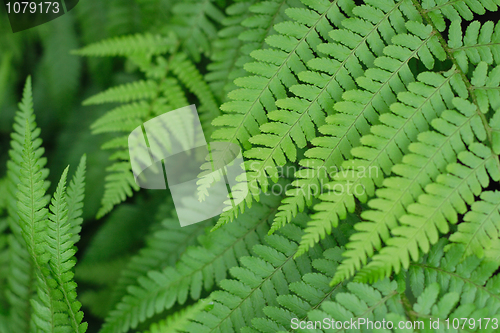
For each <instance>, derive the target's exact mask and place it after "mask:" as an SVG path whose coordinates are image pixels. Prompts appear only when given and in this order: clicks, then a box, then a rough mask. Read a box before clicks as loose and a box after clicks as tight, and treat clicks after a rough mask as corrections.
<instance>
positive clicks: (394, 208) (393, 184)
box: [334, 24, 498, 281]
mask: <svg viewBox="0 0 500 333" xmlns="http://www.w3.org/2000/svg"><path fill="white" fill-rule="evenodd" d="M456 31H458V34H459V33H460V26H459V25H456V24H454V25H452V26H451V27H450V34H457V32H456ZM476 37H477V36H476ZM472 38H473V37H472ZM441 43H444V42H443V41H441ZM450 43H451V42H450ZM446 51H447V52H448V55H449V56H452V55H451V54H452V51H451V50H450V49H447V50H446ZM452 60H453V63H454V64H455V66H456V67H455V68H456V73H457V74H460V76H461V77H462V79H460V80H459V81H456V82H460V81H461V82H462V83H461V85H465V86H466V87H467V88H468V90H473V89H474V86H477V87H484V86H488V88H489V89H491V90H492V91H496V90H497V89H496V88H495V86H496V87H498V82H497V81H498V80H497V79H496V78H495V79H493V77H496V72H497V69H496V68H495V69H493V70H492V71H491V73H490V75H487V74H488V66H487V63H486V62H482V61H480V59H479V60H478V61H480V62H479V63H478V64H477V67H476V69H475V71H474V72H473V73H472V77H471V78H469V77H468V75H466V74H464V73H463V72H462V71H461V69H460V68H459V67H458V62H457V61H456V59H455V58H452ZM476 60H477V59H476ZM492 86H493V87H492ZM457 87H459V85H457V84H456V83H455V84H454V89H455V90H457ZM462 89H463V88H462ZM489 89H488V90H489ZM458 91H459V90H458ZM458 91H457V92H458ZM462 95H464V94H462ZM478 96H479V98H478ZM480 96H481V94H479V95H477V94H476V91H475V90H474V91H473V94H472V96H471V97H472V99H473V101H474V102H475V104H470V103H468V102H466V101H464V100H460V99H454V100H453V102H454V103H453V104H454V105H455V106H456V108H457V109H458V110H459V111H460V112H461V113H462V114H463V115H465V116H466V118H468V119H467V120H466V123H467V125H466V126H465V127H464V128H462V126H463V125H465V123H462V121H459V120H458V118H457V117H456V113H455V114H454V113H453V112H450V111H445V112H444V113H443V115H442V118H440V119H435V120H434V121H433V126H434V127H435V128H436V129H438V130H439V131H440V132H441V133H442V134H444V135H445V136H448V139H446V140H445V141H442V140H441V141H442V142H441V143H444V142H449V143H447V145H449V144H451V146H448V148H446V149H445V150H444V151H441V150H440V151H439V153H438V154H437V155H433V156H434V157H431V158H430V160H435V161H434V162H433V163H430V164H427V163H425V161H422V160H421V158H422V157H423V158H424V159H429V156H430V155H428V153H430V152H431V150H429V151H427V152H424V150H425V149H426V148H425V147H427V148H429V143H431V141H432V140H437V138H433V139H431V137H428V138H427V139H425V141H426V143H425V144H424V145H423V146H422V147H420V148H417V147H416V146H413V148H414V149H412V145H410V150H412V151H413V152H416V149H418V150H419V153H418V154H417V156H415V155H414V154H410V155H408V156H405V159H406V160H405V159H403V162H404V163H405V164H410V165H412V167H411V168H408V167H404V166H398V165H396V166H394V167H393V169H392V170H393V171H394V172H395V173H397V174H400V175H403V177H404V178H407V179H408V180H410V181H409V182H405V183H404V185H403V187H402V186H401V183H398V182H399V181H400V178H396V179H394V178H393V179H387V180H386V181H385V182H384V185H385V186H386V187H387V188H390V189H382V190H379V191H377V196H379V198H378V199H374V200H372V201H371V202H370V206H371V207H376V208H377V209H378V211H377V212H370V211H368V212H364V213H363V217H364V218H367V219H368V220H369V221H370V222H375V224H372V223H370V222H367V223H363V224H361V225H359V226H357V227H356V228H357V229H358V230H360V231H361V232H360V233H359V234H356V235H355V236H353V237H354V238H353V240H354V242H353V243H352V244H350V246H351V247H352V250H351V251H346V255H347V256H348V257H349V259H347V260H346V263H345V265H342V267H341V269H339V272H342V273H341V274H339V275H338V276H337V277H336V279H334V280H335V281H339V280H342V279H343V278H346V277H349V276H351V275H352V274H354V270H355V269H359V268H360V265H361V264H365V263H366V256H371V255H373V249H374V248H375V249H376V250H379V249H380V247H381V240H382V241H384V242H385V241H386V240H387V242H391V244H390V245H389V248H391V249H392V254H394V253H395V252H394V249H395V248H398V249H399V250H401V252H399V253H398V255H399V257H398V258H392V263H388V265H387V266H384V264H382V263H381V262H380V260H381V258H382V257H385V258H387V254H388V252H389V251H391V250H384V249H383V250H382V251H384V254H383V255H380V256H376V257H377V260H376V261H377V262H371V263H370V264H369V268H367V269H368V270H369V271H371V272H372V273H374V276H373V278H374V279H377V278H381V277H384V276H387V274H390V271H391V270H392V269H394V271H396V272H397V271H399V269H400V267H399V265H403V267H408V264H409V257H408V253H409V252H410V254H411V257H412V259H413V260H417V259H418V256H419V253H418V248H419V247H420V248H421V249H422V250H423V252H424V253H425V252H427V251H428V249H429V242H430V244H433V243H435V242H436V241H437V230H436V227H437V228H438V229H439V230H440V231H441V232H445V233H446V232H447V230H448V225H447V220H448V221H449V222H451V223H456V214H457V212H459V213H461V214H463V213H465V205H464V204H463V202H464V201H463V200H465V203H467V204H472V202H473V201H474V200H473V199H471V197H470V196H469V197H466V198H464V199H463V200H462V199H457V198H456V197H457V196H459V195H458V194H456V193H454V192H455V191H459V192H458V193H460V195H462V191H463V188H462V185H457V184H452V183H449V182H451V180H448V182H446V181H445V183H446V184H445V187H444V189H446V191H445V192H447V193H446V194H445V193H440V194H439V195H437V197H436V194H437V193H435V192H436V191H443V190H444V189H443V187H442V185H443V184H441V181H439V180H438V181H437V183H438V184H439V185H431V184H430V183H431V182H433V181H436V178H439V177H438V175H439V174H440V173H442V172H445V170H446V169H447V168H450V167H451V166H452V165H453V164H451V165H448V164H450V163H453V160H454V159H455V158H456V156H457V155H458V156H459V158H460V154H462V155H464V154H467V151H465V150H466V149H467V148H469V149H472V148H474V149H475V150H474V151H473V154H471V155H470V156H469V158H473V157H472V156H474V154H475V155H479V156H480V157H481V158H484V159H486V160H488V167H487V169H488V171H489V172H492V173H491V174H490V176H491V177H492V178H493V179H496V178H497V177H498V175H497V172H496V171H495V167H494V166H492V163H493V165H494V164H495V163H497V164H498V157H495V156H493V155H491V153H488V152H487V151H488V148H485V147H484V146H481V145H475V146H474V147H472V146H470V145H471V143H472V141H471V140H473V139H474V135H475V136H476V137H477V138H478V140H479V141H484V140H486V139H487V137H489V140H491V134H489V133H488V131H489V129H488V128H485V126H488V124H487V123H486V122H485V120H484V118H483V116H482V115H481V112H480V111H479V110H478V106H479V107H480V109H481V111H483V112H487V111H488V104H489V103H488V102H486V103H482V102H481V100H483V101H484V98H483V99H481V97H480ZM490 96H491V97H492V98H491V100H492V101H495V100H498V98H497V97H498V96H497V94H496V93H493V94H491V95H490ZM483 97H484V96H483ZM467 109H468V110H467ZM466 110H467V111H466ZM464 111H466V112H465V113H464ZM463 120H465V119H464V118H463ZM460 123H462V125H460V131H459V132H457V129H459V128H457V127H456V125H458V124H460ZM450 124H453V125H452V126H450ZM464 129H465V132H464ZM454 137H455V138H454ZM419 140H421V139H420V138H419ZM464 144H465V146H464ZM467 146H469V147H467ZM461 152H462V153H461ZM418 155H420V156H421V157H418ZM440 155H441V156H440ZM424 156H425V157H424ZM488 156H490V157H488ZM419 160H420V162H419ZM495 160H496V161H497V162H495ZM462 162H463V161H462ZM471 163H472V162H471ZM424 165H427V166H428V167H425V166H424ZM465 165H467V166H469V164H467V162H465ZM418 167H422V168H423V169H425V170H426V171H425V173H420V172H421V171H420V172H416V173H415V172H413V171H410V169H414V170H417V169H418ZM475 167H478V168H479V170H476V169H475V168H473V169H474V172H476V171H477V172H479V173H480V174H481V177H482V178H481V179H482V185H484V182H486V181H487V180H485V178H484V177H485V176H484V174H483V173H482V172H483V171H484V165H483V166H482V167H479V166H478V165H475ZM423 169H420V170H423ZM412 173H413V174H412ZM440 177H443V176H440ZM457 177H458V178H459V179H463V178H466V179H467V178H468V177H469V176H467V174H463V173H462V174H459V175H458V176H457ZM476 177H479V176H477V175H476V174H475V173H472V178H474V179H475V178H476ZM443 178H444V177H443ZM443 178H441V180H442V179H443ZM486 178H489V176H488V175H486ZM397 183H398V184H399V185H397ZM460 184H461V182H460ZM433 186H434V187H433ZM436 186H437V187H436ZM430 188H433V190H431V197H432V196H435V198H434V199H436V200H439V199H441V200H444V202H443V201H438V202H440V203H439V204H438V203H436V204H432V203H430V202H428V201H425V203H424V202H421V201H420V200H428V199H429V198H430V197H429V196H427V195H426V194H424V193H423V192H424V191H423V189H425V190H426V191H427V190H428V189H430ZM438 188H439V189H438ZM448 188H451V189H448ZM480 188H481V187H480ZM473 191H475V192H474V193H475V195H479V194H480V190H478V189H477V188H475V189H474V190H473ZM478 191H479V192H478ZM424 197H425V198H426V199H424ZM414 202H415V203H414ZM417 202H419V203H417ZM436 205H437V207H436ZM417 207H419V208H421V209H424V208H423V207H426V208H425V209H427V208H428V207H433V208H434V207H436V208H435V209H436V210H434V209H433V213H431V214H430V215H427V213H428V212H425V214H424V215H425V217H423V216H424V215H422V214H423V213H422V212H417V211H415V210H414V209H415V208H417ZM410 209H413V210H410ZM406 212H408V213H406ZM405 214H407V215H405ZM414 214H416V216H419V217H418V218H416V217H415V215H414ZM409 216H410V217H409ZM411 216H413V217H411ZM397 220H399V222H400V223H401V224H403V226H401V227H399V226H398V225H399V223H398V222H397ZM403 220H404V221H403ZM417 220H418V222H417ZM424 220H426V223H424ZM422 224H425V228H426V230H425V231H424V230H423V229H421V228H418V227H417V226H418V225H422ZM389 230H391V231H392V233H393V234H395V233H396V237H394V238H392V239H390V240H388V238H389V233H388V231H389ZM410 240H411V241H410ZM416 242H418V245H417V243H416ZM403 248H405V250H403ZM382 260H383V259H382ZM376 267H377V268H376ZM382 267H384V268H382ZM342 274H343V275H342ZM365 274H366V273H363V276H366V275H365Z"/></svg>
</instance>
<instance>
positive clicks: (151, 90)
mask: <svg viewBox="0 0 500 333" xmlns="http://www.w3.org/2000/svg"><path fill="white" fill-rule="evenodd" d="M157 89H158V87H157V83H156V82H155V81H152V80H147V81H142V80H141V81H134V82H132V83H126V84H123V85H120V86H117V87H112V88H109V89H108V90H106V91H103V92H101V93H99V94H97V95H94V96H92V97H90V98H87V99H86V100H85V101H84V102H83V105H92V104H103V103H110V102H120V103H127V102H131V101H135V100H140V99H153V98H155V97H156V95H157Z"/></svg>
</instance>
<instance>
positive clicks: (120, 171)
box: [96, 162, 139, 218]
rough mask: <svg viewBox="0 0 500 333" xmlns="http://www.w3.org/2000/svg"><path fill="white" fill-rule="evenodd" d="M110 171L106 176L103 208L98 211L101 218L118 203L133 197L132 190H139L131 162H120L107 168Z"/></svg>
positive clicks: (98, 216)
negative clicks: (131, 168)
mask: <svg viewBox="0 0 500 333" xmlns="http://www.w3.org/2000/svg"><path fill="white" fill-rule="evenodd" d="M106 171H108V172H110V173H109V174H108V175H106V178H104V180H105V182H106V184H105V185H104V195H103V197H102V200H101V208H99V211H98V212H97V215H96V216H97V218H101V217H103V216H104V215H106V214H107V213H109V212H110V211H111V210H112V209H113V207H114V206H115V205H116V204H119V203H120V202H122V201H125V199H126V198H127V197H131V196H132V194H133V192H132V190H135V191H139V186H138V185H137V184H136V182H135V179H134V175H133V174H132V171H131V170H130V162H118V163H115V164H113V165H111V166H110V167H108V168H106Z"/></svg>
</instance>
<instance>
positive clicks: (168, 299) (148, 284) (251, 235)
mask: <svg viewBox="0 0 500 333" xmlns="http://www.w3.org/2000/svg"><path fill="white" fill-rule="evenodd" d="M266 200H267V202H268V204H269V205H270V206H272V207H275V206H276V204H277V202H276V198H271V197H269V198H266ZM266 200H264V201H266ZM274 211H275V210H274V209H272V208H270V207H268V206H267V205H263V204H258V205H254V207H252V209H250V210H248V212H247V214H245V215H242V216H241V217H240V218H239V219H238V221H239V223H233V224H231V225H228V226H227V227H226V228H222V229H219V230H218V231H216V232H212V233H210V234H209V235H208V236H207V237H206V238H204V239H202V240H201V241H200V243H201V244H202V245H203V246H197V247H191V248H188V249H187V251H186V252H185V253H184V254H183V255H182V256H181V258H180V260H179V261H178V262H177V264H176V266H175V267H167V268H165V269H163V270H162V271H149V272H147V275H145V276H141V277H139V278H138V280H137V281H138V284H139V285H138V286H132V287H131V288H130V289H129V290H128V292H129V294H128V295H126V296H124V297H123V298H122V300H121V301H120V303H118V304H117V305H116V307H115V310H113V311H111V312H110V315H109V316H108V318H107V319H106V323H105V324H104V326H103V328H102V330H101V332H102V333H108V332H115V333H117V332H126V331H127V330H128V329H129V328H135V327H136V326H137V325H138V324H139V323H140V322H143V321H145V320H146V319H147V318H150V317H151V316H153V315H154V314H155V313H160V312H162V311H164V310H166V309H170V308H171V307H172V306H173V305H174V304H175V303H179V304H184V303H185V302H186V300H187V298H188V297H190V298H191V299H193V300H197V299H199V298H200V295H201V292H202V290H211V289H212V288H213V287H214V283H219V282H220V281H221V280H223V279H224V278H225V277H226V272H227V270H228V269H230V268H231V267H234V266H237V258H239V257H241V256H245V255H248V253H249V251H250V249H251V246H253V245H255V244H256V243H258V242H260V238H261V237H263V236H264V235H265V234H266V233H267V232H268V225H267V223H266V222H267V221H268V219H269V217H270V216H271V215H272V214H273V213H274Z"/></svg>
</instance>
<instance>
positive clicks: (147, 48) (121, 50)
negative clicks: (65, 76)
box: [72, 33, 177, 57]
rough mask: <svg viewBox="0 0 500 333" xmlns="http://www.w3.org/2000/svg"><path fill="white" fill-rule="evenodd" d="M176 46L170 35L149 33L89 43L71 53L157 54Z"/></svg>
mask: <svg viewBox="0 0 500 333" xmlns="http://www.w3.org/2000/svg"><path fill="white" fill-rule="evenodd" d="M176 46H177V40H176V38H174V37H173V36H172V35H169V36H167V37H166V36H162V35H152V34H149V33H145V34H136V35H129V36H120V37H114V38H110V39H105V40H103V41H100V42H97V43H94V44H90V45H88V46H85V47H84V48H82V49H79V50H75V51H73V52H72V54H75V55H81V56H89V57H109V56H134V55H137V54H138V53H139V54H146V55H148V56H152V55H157V54H162V53H166V52H168V51H171V50H172V49H173V48H175V47H176Z"/></svg>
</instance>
